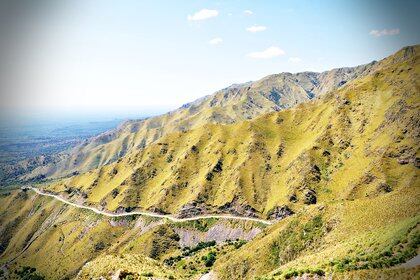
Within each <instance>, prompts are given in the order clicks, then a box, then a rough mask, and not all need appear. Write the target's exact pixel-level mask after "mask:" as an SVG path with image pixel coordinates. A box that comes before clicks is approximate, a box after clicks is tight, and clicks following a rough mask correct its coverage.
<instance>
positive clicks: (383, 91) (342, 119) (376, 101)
mask: <svg viewBox="0 0 420 280" xmlns="http://www.w3.org/2000/svg"><path fill="white" fill-rule="evenodd" d="M411 51H412V52H413V53H410V52H411ZM417 60H418V47H415V48H414V47H413V48H408V49H405V50H403V51H401V52H399V53H397V54H395V55H394V56H391V57H390V58H387V59H385V60H383V61H381V62H380V63H379V65H378V70H377V71H376V72H374V73H373V74H371V75H368V76H366V77H363V78H360V79H357V80H355V81H353V82H350V83H348V85H347V86H345V87H343V88H341V89H340V90H338V91H335V92H331V93H329V94H327V95H326V96H324V97H323V98H322V99H320V100H316V101H313V102H310V103H304V104H301V105H299V106H297V107H294V108H293V109H289V110H284V111H281V112H278V113H271V114H268V115H265V116H263V117H260V118H257V119H255V120H252V121H244V122H240V123H235V124H230V125H216V124H207V125H204V126H202V127H199V128H196V129H193V130H189V131H186V132H177V133H172V134H167V135H166V136H164V137H162V138H161V139H159V141H158V142H156V143H154V144H151V145H148V146H147V147H146V148H145V149H142V150H140V151H136V152H133V153H130V154H128V155H127V156H126V157H124V158H122V159H120V160H119V161H118V162H117V163H114V164H110V165H107V166H104V167H102V168H100V169H96V170H93V171H90V172H88V173H85V174H81V175H78V176H74V177H71V178H69V179H65V180H62V181H59V182H56V183H53V184H50V185H48V186H47V187H46V189H48V190H50V191H54V192H61V193H62V194H63V195H64V196H71V197H73V199H81V200H85V202H86V203H88V204H92V205H97V207H100V208H107V209H109V210H112V211H122V210H124V209H125V210H133V209H147V210H150V211H158V212H164V213H165V212H168V213H179V214H180V215H181V216H188V215H191V214H193V213H206V212H212V213H217V212H222V213H240V214H242V215H249V216H260V217H272V214H274V216H276V215H280V214H281V213H285V212H286V213H288V212H290V211H289V210H292V211H294V210H296V209H299V208H300V207H301V206H302V205H305V204H313V203H316V202H319V201H321V202H323V201H329V200H332V199H334V200H337V199H356V198H361V197H364V196H372V197H374V196H377V195H380V194H381V193H383V192H387V191H389V190H396V189H399V188H403V187H407V186H410V185H412V184H413V183H415V182H417V181H416V180H418V179H417V175H418V171H417V170H418V167H419V159H418V154H417V153H418V142H419V141H418V129H419V128H418V124H419V115H418V106H419V100H418V99H419V97H418V84H417V81H418V62H417ZM402 173H403V174H405V176H404V179H403V180H401V179H400V178H399V174H402ZM348 174H352V176H351V177H349V176H348ZM285 209H288V210H287V211H286V210H285ZM276 213H280V214H276Z"/></svg>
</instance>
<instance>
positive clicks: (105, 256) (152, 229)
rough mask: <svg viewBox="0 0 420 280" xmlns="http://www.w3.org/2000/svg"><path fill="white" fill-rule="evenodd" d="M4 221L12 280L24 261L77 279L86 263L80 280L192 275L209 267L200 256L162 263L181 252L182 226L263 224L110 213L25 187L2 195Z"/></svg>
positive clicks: (48, 273)
mask: <svg viewBox="0 0 420 280" xmlns="http://www.w3.org/2000/svg"><path fill="white" fill-rule="evenodd" d="M0 225H1V226H0V248H1V251H0V264H1V265H3V264H7V267H8V270H9V272H10V275H9V276H10V277H11V278H10V279H19V277H17V275H16V274H14V273H13V272H14V271H15V269H18V270H19V269H21V268H22V267H24V266H29V267H34V268H36V269H37V273H38V274H40V275H43V276H45V277H46V279H69V278H73V277H75V276H76V275H77V274H78V273H79V271H80V270H81V269H82V268H83V269H82V271H81V272H80V274H79V279H86V278H89V277H98V275H103V276H107V277H109V273H111V274H114V273H116V272H117V270H119V269H121V270H122V271H123V272H130V273H131V274H132V275H133V276H135V277H137V276H138V277H142V275H143V274H144V275H148V274H150V273H152V274H153V275H154V276H156V277H160V278H161V279H168V278H170V276H173V277H175V279H189V278H190V276H192V275H197V274H199V273H200V272H202V271H204V270H205V269H206V268H205V267H203V265H202V263H203V261H202V260H201V255H197V256H192V257H191V258H189V259H190V260H189V262H191V263H194V264H197V268H194V269H191V268H192V266H191V265H189V269H188V270H185V269H182V267H181V268H179V266H173V267H170V266H168V265H164V264H163V260H164V259H167V258H169V257H171V256H178V255H180V254H181V253H182V251H181V248H180V247H181V245H182V244H181V243H179V240H180V236H179V235H178V234H177V233H176V231H177V230H181V229H182V230H183V231H188V230H189V231H190V232H191V233H193V232H197V230H198V231H199V232H200V234H202V235H205V234H207V232H208V231H210V230H211V229H212V228H213V229H214V227H215V226H218V227H219V228H220V227H222V228H224V229H226V230H233V229H235V230H240V229H243V230H244V232H245V233H246V232H249V231H251V230H252V229H253V228H255V227H258V228H260V227H261V226H260V225H258V224H254V223H252V222H241V221H232V222H229V221H217V220H215V219H209V220H203V221H199V222H186V223H180V224H173V223H169V222H167V221H163V220H158V219H149V218H144V217H126V218H107V217H104V216H101V215H96V214H93V213H92V212H91V211H86V210H80V209H76V208H73V207H69V206H68V205H65V204H62V203H60V202H57V201H54V200H52V199H50V198H46V197H41V196H38V195H35V194H34V193H33V192H24V191H12V192H11V193H10V194H2V195H1V197H0ZM213 234H214V233H213ZM87 263H88V264H87ZM200 263H201V268H200V266H199V264H200ZM144 275H143V276H144ZM0 276H1V274H0ZM0 278H1V277H0ZM2 279H3V278H2Z"/></svg>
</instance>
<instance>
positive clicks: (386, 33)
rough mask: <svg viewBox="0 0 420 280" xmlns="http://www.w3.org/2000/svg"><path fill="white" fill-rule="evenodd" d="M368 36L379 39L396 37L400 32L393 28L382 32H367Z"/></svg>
mask: <svg viewBox="0 0 420 280" xmlns="http://www.w3.org/2000/svg"><path fill="white" fill-rule="evenodd" d="M369 34H370V35H372V36H375V37H381V36H392V35H397V34H400V30H399V29H398V28H394V29H383V30H376V29H374V30H371V31H370V32H369Z"/></svg>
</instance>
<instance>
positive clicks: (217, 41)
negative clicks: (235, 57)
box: [209, 37, 223, 45]
mask: <svg viewBox="0 0 420 280" xmlns="http://www.w3.org/2000/svg"><path fill="white" fill-rule="evenodd" d="M222 42H223V39H222V38H219V37H217V38H213V39H211V40H210V41H209V44H210V45H218V44H221V43H222Z"/></svg>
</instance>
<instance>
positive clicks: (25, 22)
mask: <svg viewBox="0 0 420 280" xmlns="http://www.w3.org/2000/svg"><path fill="white" fill-rule="evenodd" d="M22 3H23V4H22ZM22 3H20V4H15V3H14V2H13V1H12V2H11V3H8V4H9V6H10V7H8V8H9V9H3V11H8V13H7V14H3V15H2V17H3V23H4V24H3V25H2V26H3V27H2V28H1V29H0V32H1V35H2V37H4V38H6V39H7V40H4V41H3V43H2V44H0V58H1V59H2V61H4V63H3V66H2V69H0V70H1V71H0V74H1V92H0V94H1V102H0V103H1V105H0V110H1V112H2V113H1V115H0V118H2V119H3V122H10V121H12V120H11V119H12V118H13V119H15V120H14V121H20V120H25V121H31V120H32V121H34V120H49V119H57V120H65V121H68V120H74V119H76V120H84V119H85V120H103V119H105V120H106V119H115V118H121V119H132V118H142V117H147V116H153V115H158V114H161V113H165V112H167V111H170V110H174V109H176V108H178V107H179V106H181V105H182V104H185V103H188V102H191V101H194V100H195V99H198V98H200V97H202V96H205V95H208V94H211V93H213V92H215V91H217V90H219V89H222V88H225V87H227V86H229V85H231V84H234V83H243V82H247V81H251V80H252V81H255V80H258V79H260V78H262V77H264V76H266V75H270V74H275V73H280V72H292V73H295V72H302V71H316V72H321V71H325V70H330V69H332V68H338V67H348V66H356V65H360V64H365V63H369V62H371V61H372V60H380V59H382V58H384V57H386V56H388V55H390V54H392V53H394V52H395V51H397V50H398V49H400V48H402V47H404V46H406V45H413V44H417V43H419V42H420V35H419V33H418V32H417V28H416V27H417V26H418V19H417V16H416V11H417V10H418V8H419V5H420V4H419V3H418V2H416V1H406V2H404V5H402V4H401V3H400V2H398V1H385V2H384V1H369V3H365V2H364V1H354V2H351V3H344V2H340V3H338V2H336V1H322V2H321V1H307V2H305V1H303V2H294V3H293V2H292V3H289V2H283V1H266V2H253V1H229V2H217V1H195V2H193V1H188V2H181V3H174V2H170V1H142V2H136V1H121V2H113V1H100V2H98V1H97V0H91V1H63V2H60V3H54V2H52V1H47V0H45V1H40V2H39V3H37V4H33V3H30V2H22ZM5 7H7V6H5ZM396 7H398V9H396ZM308 22H311V24H308Z"/></svg>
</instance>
